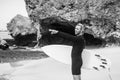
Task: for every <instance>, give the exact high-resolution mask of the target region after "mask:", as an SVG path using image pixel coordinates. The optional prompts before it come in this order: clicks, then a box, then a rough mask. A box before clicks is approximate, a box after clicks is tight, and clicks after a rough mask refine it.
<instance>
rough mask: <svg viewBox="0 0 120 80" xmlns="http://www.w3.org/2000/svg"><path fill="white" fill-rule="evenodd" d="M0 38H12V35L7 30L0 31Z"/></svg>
mask: <svg viewBox="0 0 120 80" xmlns="http://www.w3.org/2000/svg"><path fill="white" fill-rule="evenodd" d="M0 38H1V39H12V37H11V36H10V35H9V32H7V31H6V32H0Z"/></svg>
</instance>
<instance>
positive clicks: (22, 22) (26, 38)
mask: <svg viewBox="0 0 120 80" xmlns="http://www.w3.org/2000/svg"><path fill="white" fill-rule="evenodd" d="M7 29H8V31H9V32H10V35H11V36H12V37H13V38H14V39H15V44H17V45H28V43H29V42H31V41H32V40H35V39H36V38H35V37H36V32H37V29H36V28H35V27H34V26H32V23H31V20H30V19H29V18H27V17H24V16H22V15H16V16H15V17H14V18H13V19H12V20H11V21H10V22H9V23H8V24H7Z"/></svg>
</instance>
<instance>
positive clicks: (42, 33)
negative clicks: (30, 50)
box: [41, 31, 51, 36]
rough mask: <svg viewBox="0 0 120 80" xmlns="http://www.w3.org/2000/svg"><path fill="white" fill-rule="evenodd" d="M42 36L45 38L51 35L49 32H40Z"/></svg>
mask: <svg viewBox="0 0 120 80" xmlns="http://www.w3.org/2000/svg"><path fill="white" fill-rule="evenodd" d="M41 35H42V36H47V35H51V32H50V31H45V32H41Z"/></svg>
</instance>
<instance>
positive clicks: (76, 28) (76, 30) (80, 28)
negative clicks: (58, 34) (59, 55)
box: [75, 24, 83, 35]
mask: <svg viewBox="0 0 120 80" xmlns="http://www.w3.org/2000/svg"><path fill="white" fill-rule="evenodd" d="M82 28H83V25H82V24H78V25H77V26H76V27H75V35H82Z"/></svg>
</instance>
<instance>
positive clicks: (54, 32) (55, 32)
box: [49, 29, 58, 34]
mask: <svg viewBox="0 0 120 80" xmlns="http://www.w3.org/2000/svg"><path fill="white" fill-rule="evenodd" d="M49 31H50V32H51V34H57V33H58V31H57V30H54V29H49Z"/></svg>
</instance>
